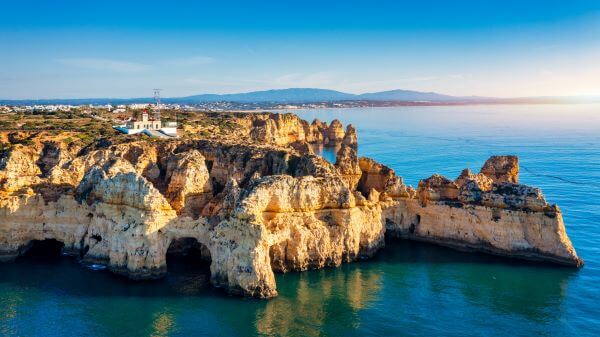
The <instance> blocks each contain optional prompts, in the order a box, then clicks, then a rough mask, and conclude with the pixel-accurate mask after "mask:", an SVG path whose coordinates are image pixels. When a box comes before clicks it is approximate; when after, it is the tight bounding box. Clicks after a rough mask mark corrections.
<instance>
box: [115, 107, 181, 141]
mask: <svg viewBox="0 0 600 337" xmlns="http://www.w3.org/2000/svg"><path fill="white" fill-rule="evenodd" d="M113 128H114V129H116V130H118V131H120V132H122V133H124V134H127V135H134V134H137V133H144V134H146V135H148V136H151V137H177V123H173V122H167V123H165V125H162V123H161V121H160V120H154V118H150V117H149V116H148V112H146V111H144V112H143V113H142V119H141V120H136V119H135V118H132V119H131V120H129V121H127V122H126V123H125V125H115V126H113Z"/></svg>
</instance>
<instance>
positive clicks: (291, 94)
mask: <svg viewBox="0 0 600 337" xmlns="http://www.w3.org/2000/svg"><path fill="white" fill-rule="evenodd" d="M356 97H357V95H353V94H347V93H343V92H339V91H335V90H328V89H314V88H290V89H274V90H265V91H253V92H247V93H241V94H223V95H216V94H204V95H195V96H187V97H177V98H170V99H168V100H169V101H185V102H217V101H226V102H282V103H285V102H321V101H344V100H351V99H356Z"/></svg>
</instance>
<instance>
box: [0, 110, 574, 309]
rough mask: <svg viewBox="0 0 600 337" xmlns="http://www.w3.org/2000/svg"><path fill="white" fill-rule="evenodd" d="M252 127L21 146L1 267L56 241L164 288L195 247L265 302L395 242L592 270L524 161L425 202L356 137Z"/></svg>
mask: <svg viewBox="0 0 600 337" xmlns="http://www.w3.org/2000/svg"><path fill="white" fill-rule="evenodd" d="M242 122H243V123H247V124H248V125H249V128H248V130H249V131H248V132H249V134H251V135H252V137H254V138H255V141H247V142H246V141H245V142H241V141H232V140H231V139H224V140H214V139H213V140H202V139H201V140H193V139H189V140H165V141H152V142H150V141H143V140H136V141H125V142H116V141H114V142H113V141H112V140H105V141H103V142H101V143H98V144H96V145H91V146H89V147H86V148H84V149H78V150H77V151H74V150H72V149H68V148H67V147H65V146H64V145H63V144H62V143H60V142H58V143H56V142H54V143H50V142H45V143H39V144H38V143H35V144H34V145H31V146H23V145H15V146H13V147H12V148H11V149H9V150H8V151H6V152H5V153H4V154H3V156H2V157H1V158H0V258H1V259H3V260H10V259H14V258H16V257H18V256H20V255H22V254H23V253H25V252H26V251H27V249H29V247H31V245H32V244H33V243H34V242H36V241H39V240H45V239H55V240H58V241H60V242H62V243H63V244H64V251H65V252H67V253H71V254H74V255H77V256H79V257H80V258H81V259H82V260H83V261H89V262H94V263H102V264H105V265H106V266H107V267H108V268H109V269H110V270H111V271H113V272H115V273H119V274H123V275H126V276H128V277H130V278H134V279H151V278H158V277H162V276H164V275H165V273H166V272H167V269H168V266H167V262H166V255H167V252H170V253H176V252H178V251H182V249H184V248H185V245H183V246H182V242H183V243H186V245H192V246H195V247H198V249H200V250H201V252H202V254H201V255H202V258H204V259H209V260H210V261H211V262H210V268H211V281H212V283H213V284H214V285H216V286H220V287H223V288H224V289H226V290H227V291H229V292H231V293H234V294H242V295H247V296H256V297H271V296H275V295H276V294H277V289H276V284H275V278H274V274H273V273H274V272H288V271H301V270H306V269H310V268H322V267H326V266H338V265H340V264H341V263H344V262H350V261H353V260H355V259H357V258H362V257H369V256H371V255H373V254H374V253H375V252H376V251H377V250H378V249H380V248H381V247H383V245H384V237H385V236H390V237H403V238H409V239H414V240H420V241H429V242H434V243H438V244H442V245H447V246H452V247H455V248H459V249H467V250H475V251H481V252H487V253H492V254H498V255H505V256H510V257H517V258H525V259H537V260H544V261H551V262H557V263H561V264H566V265H572V266H580V265H581V263H582V261H581V260H580V259H579V258H578V257H577V255H576V253H575V250H574V249H573V247H572V245H571V243H570V241H569V238H568V237H567V235H566V232H565V226H564V223H563V220H562V215H561V213H560V210H559V208H558V207H557V206H555V205H550V204H549V203H548V202H546V200H545V198H544V196H543V195H542V193H541V191H540V190H539V189H537V188H532V187H529V186H526V185H520V184H518V183H517V181H518V162H517V160H516V159H515V158H514V157H492V158H491V159H490V160H488V162H486V164H485V165H484V167H483V168H482V170H481V173H478V174H473V173H472V172H471V171H469V170H465V171H463V172H462V173H461V175H460V176H459V177H458V178H457V179H456V180H454V181H453V180H450V179H447V178H444V177H442V176H440V175H434V176H432V177H430V178H428V179H424V180H422V181H421V182H420V183H419V186H418V189H417V190H414V189H413V188H412V187H410V186H406V185H405V184H404V182H403V180H402V178H401V177H399V176H396V175H395V173H394V171H393V170H392V169H390V168H389V167H386V166H385V165H382V164H380V163H377V162H376V161H374V160H372V159H369V158H358V157H357V152H356V131H355V130H354V128H353V127H351V126H348V127H347V129H346V131H345V132H344V131H343V129H342V128H341V123H339V122H332V124H331V125H329V126H327V125H326V124H325V123H322V122H318V121H315V122H313V123H312V124H308V123H307V122H305V121H302V120H300V119H299V118H297V117H295V116H293V115H278V114H273V115H271V114H256V115H252V116H249V117H247V119H245V120H243V121H242ZM242 122H240V123H242ZM340 130H341V131H340ZM332 139H333V140H334V141H335V142H341V144H340V151H339V152H338V155H337V160H336V163H335V165H332V164H331V163H329V162H327V161H326V160H325V159H323V158H322V157H319V156H316V155H314V154H313V153H312V152H311V151H310V150H309V147H307V144H308V143H310V142H313V141H318V142H323V143H325V142H330V141H331V140H332ZM36 144H37V145H36ZM190 242H191V244H190Z"/></svg>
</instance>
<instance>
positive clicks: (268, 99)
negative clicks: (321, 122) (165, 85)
mask: <svg viewBox="0 0 600 337" xmlns="http://www.w3.org/2000/svg"><path fill="white" fill-rule="evenodd" d="M162 101H163V102H164V103H179V104H200V103H211V102H232V103H275V104H278V103H316V102H339V101H371V102H384V101H385V102H407V103H411V102H430V103H433V104H435V103H440V104H444V103H452V104H473V103H490V104H491V103H494V104H525V103H532V104H533V103H577V102H600V98H599V97H520V98H493V97H479V96H450V95H444V94H439V93H435V92H421V91H413V90H401V89H398V90H390V91H381V92H372V93H365V94H359V95H357V94H349V93H345V92H340V91H335V90H329V89H316V88H289V89H273V90H264V91H252V92H246V93H237V94H202V95H193V96H186V97H170V98H163V100H162ZM152 102H154V99H153V98H151V97H139V98H83V99H39V100H2V99H0V105H35V104H73V105H80V104H130V103H152Z"/></svg>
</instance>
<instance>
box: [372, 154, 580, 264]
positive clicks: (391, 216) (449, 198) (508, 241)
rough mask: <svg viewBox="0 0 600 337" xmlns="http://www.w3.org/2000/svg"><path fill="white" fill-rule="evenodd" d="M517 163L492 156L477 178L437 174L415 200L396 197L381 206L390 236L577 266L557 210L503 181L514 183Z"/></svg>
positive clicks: (528, 191)
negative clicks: (451, 177)
mask: <svg viewBox="0 0 600 337" xmlns="http://www.w3.org/2000/svg"><path fill="white" fill-rule="evenodd" d="M505 163H510V165H505ZM515 163H516V161H515V159H514V157H507V158H505V157H498V156H496V157H492V158H490V159H489V160H488V161H487V162H486V164H485V165H484V169H482V171H481V173H480V174H476V175H475V174H472V173H471V172H470V171H468V170H465V171H463V172H462V173H461V175H460V176H459V177H458V178H457V179H456V180H455V181H452V180H449V179H447V178H444V177H442V176H440V175H434V176H432V177H430V178H428V179H425V180H422V181H421V182H420V183H419V188H418V190H417V199H412V198H394V199H393V200H388V201H386V202H385V206H382V207H383V210H384V211H383V214H384V215H383V218H384V221H385V222H386V227H387V233H388V235H390V236H396V237H403V238H410V239H414V240H419V241H428V242H433V243H437V244H441V245H445V246H450V247H454V248H458V249H462V250H471V251H480V252H486V253H491V254H496V255H502V256H508V257H516V258H523V259H530V260H542V261H551V262H556V263H560V264H565V265H570V266H581V265H582V263H583V261H582V260H581V259H580V258H579V257H578V256H577V254H576V253H575V250H574V248H573V246H572V244H571V242H570V240H569V239H568V236H567V234H566V231H565V225H564V223H563V219H562V214H561V212H560V210H559V209H558V207H557V206H555V205H549V204H548V203H547V202H546V200H545V198H544V197H543V195H542V194H541V191H540V190H539V189H537V188H532V187H529V186H525V185H519V184H515V183H511V182H506V180H511V181H518V167H515V166H514V165H515ZM498 164H500V165H498ZM490 167H495V168H496V170H490V169H489V168H490ZM498 168H500V169H498Z"/></svg>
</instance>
